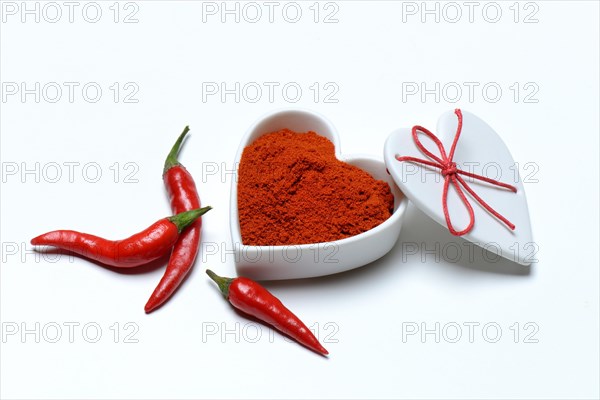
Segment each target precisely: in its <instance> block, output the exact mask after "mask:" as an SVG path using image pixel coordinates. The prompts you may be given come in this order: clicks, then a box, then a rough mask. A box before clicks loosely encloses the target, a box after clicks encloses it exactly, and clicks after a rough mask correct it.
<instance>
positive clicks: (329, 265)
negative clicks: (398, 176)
mask: <svg viewBox="0 0 600 400" xmlns="http://www.w3.org/2000/svg"><path fill="white" fill-rule="evenodd" d="M284 128H287V129H291V130H293V131H295V132H308V131H314V132H316V133H317V134H319V135H321V136H324V137H326V138H327V139H329V140H330V141H331V142H332V143H333V144H334V147H335V154H336V157H337V158H338V159H339V160H341V161H344V162H346V163H348V164H351V165H354V166H356V167H358V168H360V169H362V170H364V171H366V172H368V173H369V174H371V176H373V178H375V179H378V180H383V181H385V182H387V183H388V184H389V185H390V189H391V191H392V194H393V196H394V212H393V213H392V215H391V216H390V217H389V218H388V219H387V220H386V221H384V222H383V223H381V224H380V225H378V226H376V227H375V228H373V229H370V230H368V231H366V232H363V233H361V234H358V235H355V236H351V237H348V238H345V239H340V240H336V241H332V242H322V243H312V244H302V245H286V246H248V245H245V244H243V243H242V235H241V232H240V223H239V214H238V196H237V193H238V191H237V180H238V168H239V165H240V160H241V158H242V153H243V151H244V149H245V148H246V147H247V146H248V145H250V144H252V142H254V141H255V140H256V139H257V138H259V137H260V136H262V135H264V134H267V133H271V132H274V131H278V130H281V129H284ZM235 166H236V172H235V176H234V179H233V182H232V185H231V205H230V218H231V219H230V226H231V239H232V242H233V251H234V259H235V264H236V269H237V273H238V275H239V276H246V277H248V278H251V279H256V280H278V279H299V278H310V277H316V276H323V275H331V274H335V273H338V272H343V271H347V270H350V269H353V268H357V267H361V266H363V265H366V264H369V263H371V262H373V261H375V260H377V259H378V258H380V257H382V256H383V255H385V254H386V253H387V252H389V251H390V250H391V249H392V247H393V246H394V244H395V243H396V241H397V240H398V236H399V235H400V229H401V227H402V220H403V216H404V212H405V211H406V207H407V205H408V199H407V198H406V197H405V196H404V195H403V194H402V192H401V191H400V189H398V186H396V183H395V182H394V180H393V178H392V177H391V176H390V175H389V174H388V173H387V170H386V166H385V164H384V163H383V161H381V160H379V159H377V158H374V157H371V156H363V155H355V156H346V157H342V155H341V153H340V140H339V137H338V134H337V131H336V130H335V128H334V126H333V125H332V124H331V122H329V121H328V120H327V119H326V118H325V117H324V116H322V115H320V114H318V113H315V112H313V111H309V110H304V109H284V110H278V111H275V112H271V113H269V114H267V115H264V116H263V117H262V118H260V119H258V120H257V121H256V122H255V123H254V124H253V125H252V126H251V127H250V128H249V129H248V131H247V132H246V134H245V136H244V138H243V139H242V141H241V143H240V146H239V148H238V152H237V155H236V159H235Z"/></svg>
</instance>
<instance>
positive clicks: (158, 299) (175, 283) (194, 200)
mask: <svg viewBox="0 0 600 400" xmlns="http://www.w3.org/2000/svg"><path fill="white" fill-rule="evenodd" d="M189 130H190V129H189V127H187V126H186V127H185V129H184V130H183V132H182V133H181V135H180V136H179V138H178V139H177V141H176V142H175V144H174V145H173V148H172V149H171V152H170V153H169V155H168V156H167V159H166V161H165V168H164V172H163V181H164V183H165V188H166V189H167V194H168V195H169V200H170V202H171V210H172V211H173V212H174V213H180V212H183V211H188V210H193V209H195V208H198V207H200V198H199V196H198V191H197V190H196V183H195V182H194V179H193V178H192V175H191V174H190V173H189V172H188V171H187V169H185V167H184V166H183V165H181V163H179V161H178V160H177V154H178V153H179V149H180V148H181V143H182V142H183V139H184V137H185V135H186V134H187V133H188V132H189ZM201 229H202V218H198V219H197V220H196V221H195V222H194V223H192V224H191V225H190V226H189V227H188V228H187V229H186V230H185V232H183V233H182V234H181V235H180V237H179V239H178V240H177V242H176V243H175V247H173V252H172V253H171V257H170V258H169V264H168V265H167V269H166V270H165V273H164V275H163V277H162V279H161V280H160V282H159V283H158V285H157V286H156V289H154V292H153V293H152V295H151V296H150V299H149V300H148V302H147V303H146V306H145V307H144V309H145V311H146V313H150V312H152V311H154V310H155V309H156V308H158V307H160V306H161V305H162V304H163V303H164V302H165V301H167V300H168V299H169V298H170V297H171V295H172V294H173V293H174V292H175V291H176V290H177V288H178V287H179V285H180V284H181V282H183V280H184V279H185V277H186V276H187V274H188V273H189V272H190V270H191V269H192V267H193V266H194V260H195V259H196V255H197V254H198V249H199V247H200V234H201Z"/></svg>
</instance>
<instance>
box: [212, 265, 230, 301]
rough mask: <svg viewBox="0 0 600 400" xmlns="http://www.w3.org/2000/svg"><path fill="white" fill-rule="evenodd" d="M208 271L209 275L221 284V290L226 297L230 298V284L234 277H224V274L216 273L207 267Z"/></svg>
mask: <svg viewBox="0 0 600 400" xmlns="http://www.w3.org/2000/svg"><path fill="white" fill-rule="evenodd" d="M206 273H207V274H208V276H210V278H211V279H212V280H213V281H215V282H216V283H217V285H218V286H219V290H220V291H221V293H223V296H225V298H226V299H228V298H229V286H230V285H231V282H232V281H233V279H231V278H224V277H222V276H219V275H217V274H215V273H214V272H212V271H211V270H210V269H207V270H206Z"/></svg>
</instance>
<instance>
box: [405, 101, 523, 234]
mask: <svg viewBox="0 0 600 400" xmlns="http://www.w3.org/2000/svg"><path fill="white" fill-rule="evenodd" d="M454 113H455V114H456V116H457V117H458V127H457V128H456V135H455V136H454V141H453V142H452V147H451V148H450V154H449V155H446V149H444V145H443V144H442V142H441V141H440V139H439V138H438V137H437V136H435V135H434V134H433V133H431V132H430V131H429V130H428V129H426V128H423V127H422V126H419V125H415V126H413V128H412V136H413V140H414V141H415V144H416V145H417V147H418V148H419V150H421V152H422V153H423V154H425V155H426V156H427V157H429V158H430V159H431V160H433V161H430V160H426V159H423V158H416V157H409V156H406V157H401V156H396V160H398V161H409V162H413V163H419V164H425V165H429V166H430V167H434V168H438V169H440V173H441V174H442V176H443V177H444V192H443V194H442V207H443V209H444V217H446V224H447V225H448V229H449V230H450V233H452V234H453V235H455V236H462V235H464V234H466V233H469V232H470V231H471V230H472V229H473V225H474V224H475V214H474V213H473V207H472V206H471V203H469V200H468V199H467V197H466V196H465V194H464V192H463V191H462V189H461V185H462V187H463V188H464V189H465V190H466V191H467V192H469V194H470V195H471V196H473V197H474V198H475V200H477V202H478V203H479V204H481V206H482V207H483V208H485V209H486V210H487V211H489V212H490V213H491V214H492V215H493V216H495V217H496V218H498V219H499V220H500V221H502V222H503V223H504V224H505V225H506V226H508V227H509V228H510V229H512V230H514V229H515V225H514V224H513V223H511V222H510V221H509V220H508V219H506V218H505V217H503V216H502V215H501V214H500V213H499V212H497V211H496V210H494V209H493V208H492V207H491V206H490V205H489V204H487V203H486V202H485V201H483V199H482V198H481V197H479V196H478V195H477V193H475V191H474V190H473V189H471V187H470V186H469V184H468V183H467V182H465V180H464V179H463V178H462V177H461V175H464V176H468V177H471V178H475V179H479V180H480V181H484V182H487V183H491V184H492V185H496V186H500V187H503V188H505V189H508V190H510V191H511V192H514V193H516V192H517V188H516V187H514V186H512V185H509V184H507V183H503V182H499V181H497V180H494V179H490V178H487V177H485V176H481V175H477V174H473V173H471V172H467V171H463V170H461V169H459V168H458V167H457V166H456V163H455V162H454V161H452V159H453V158H454V150H455V149H456V144H457V143H458V138H459V137H460V132H461V130H462V123H463V116H462V112H461V111H460V109H458V108H457V109H456V110H454ZM419 132H422V133H424V134H425V135H427V136H428V137H429V138H430V139H431V140H433V142H434V143H435V144H436V145H437V147H438V149H439V150H440V155H441V158H440V157H437V156H436V155H434V154H432V153H431V152H430V151H429V150H427V149H426V148H425V146H423V144H422V143H421V141H420V140H419V136H418V133H419ZM450 183H452V185H453V186H454V188H455V189H456V192H457V193H458V195H459V197H460V199H461V200H462V202H463V204H464V205H465V207H466V208H467V211H468V212H469V225H468V226H467V227H466V228H465V229H463V230H462V231H457V230H456V229H454V226H453V225H452V221H451V220H450V213H449V212H448V186H450Z"/></svg>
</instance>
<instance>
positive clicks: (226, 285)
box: [206, 269, 329, 355]
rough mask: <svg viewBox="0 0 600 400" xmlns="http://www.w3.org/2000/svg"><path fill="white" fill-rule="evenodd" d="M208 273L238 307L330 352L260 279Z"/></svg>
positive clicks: (297, 338)
mask: <svg viewBox="0 0 600 400" xmlns="http://www.w3.org/2000/svg"><path fill="white" fill-rule="evenodd" d="M206 273H207V274H208V276H210V277H211V279H212V280H213V281H215V282H216V283H217V285H219V289H220V290H221V293H223V296H225V298H226V299H227V300H229V302H230V303H231V304H232V305H233V306H234V307H235V308H237V309H239V310H241V311H243V312H245V313H246V314H249V315H251V316H253V317H256V318H258V319H260V320H263V321H265V322H266V323H268V324H270V325H272V326H273V327H275V328H277V329H278V330H279V331H281V332H283V333H285V334H286V335H288V336H290V337H291V338H293V339H295V340H296V341H297V342H299V343H300V344H303V345H304V346H306V347H308V348H309V349H311V350H313V351H316V352H317V353H320V354H323V355H326V354H329V352H328V351H327V350H325V348H324V347H323V346H322V345H321V343H319V340H318V339H317V338H316V337H315V335H313V334H312V332H311V331H310V329H308V328H307V327H306V325H304V323H303V322H302V321H300V319H299V318H298V317H296V316H295V315H294V313H292V312H291V311H290V310H288V309H287V308H286V307H285V306H284V305H283V304H282V303H281V301H279V299H278V298H277V297H275V296H273V295H272V294H271V293H270V292H269V291H268V290H267V289H265V288H264V287H262V286H261V285H260V284H258V283H257V282H255V281H253V280H252V279H248V278H244V277H238V278H234V279H231V278H223V277H221V276H218V275H217V274H215V273H214V272H212V271H211V270H209V269H207V270H206Z"/></svg>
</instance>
